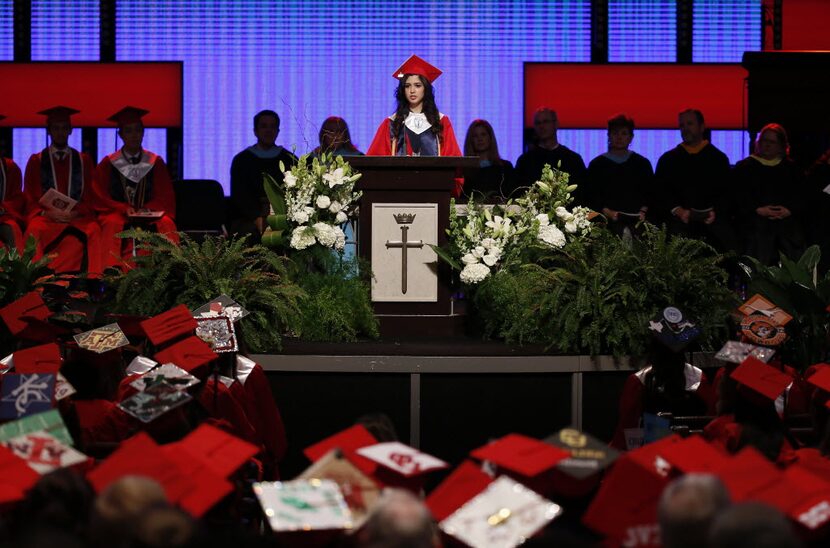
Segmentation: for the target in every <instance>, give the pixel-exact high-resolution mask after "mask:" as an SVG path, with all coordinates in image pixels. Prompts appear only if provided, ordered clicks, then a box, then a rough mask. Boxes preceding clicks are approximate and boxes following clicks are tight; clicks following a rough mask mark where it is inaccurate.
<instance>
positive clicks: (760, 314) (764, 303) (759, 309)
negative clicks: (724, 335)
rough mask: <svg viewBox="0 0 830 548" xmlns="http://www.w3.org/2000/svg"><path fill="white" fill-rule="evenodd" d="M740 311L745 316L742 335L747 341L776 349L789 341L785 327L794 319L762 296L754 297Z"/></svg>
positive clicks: (742, 323)
mask: <svg viewBox="0 0 830 548" xmlns="http://www.w3.org/2000/svg"><path fill="white" fill-rule="evenodd" d="M738 310H739V311H740V312H741V313H743V314H744V317H743V318H742V320H741V333H743V335H744V337H746V338H747V340H749V341H751V342H753V343H755V344H760V345H763V346H772V347H774V346H778V345H780V344H781V343H783V342H784V341H785V340H786V339H787V332H786V331H785V329H784V326H785V325H787V324H788V323H789V322H790V320H792V319H793V317H792V316H791V315H790V314H788V313H787V312H786V311H784V309H782V308H781V307H779V306H776V305H775V304H773V303H772V302H770V301H769V300H767V299H765V298H764V297H763V296H762V295H759V294H756V295H753V296H752V297H750V299H749V300H747V301H746V302H745V303H744V304H742V305H741V306H740V307H739V308H738Z"/></svg>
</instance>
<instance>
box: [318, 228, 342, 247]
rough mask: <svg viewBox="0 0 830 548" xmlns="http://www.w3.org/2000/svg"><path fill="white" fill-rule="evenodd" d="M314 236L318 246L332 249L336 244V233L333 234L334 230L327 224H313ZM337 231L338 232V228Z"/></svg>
mask: <svg viewBox="0 0 830 548" xmlns="http://www.w3.org/2000/svg"><path fill="white" fill-rule="evenodd" d="M313 228H314V236H316V237H317V241H318V242H320V245H323V246H325V247H334V244H336V243H337V233H336V232H335V228H334V227H333V226H331V225H330V224H327V223H314V226H313ZM337 230H340V229H339V228H338V229H337Z"/></svg>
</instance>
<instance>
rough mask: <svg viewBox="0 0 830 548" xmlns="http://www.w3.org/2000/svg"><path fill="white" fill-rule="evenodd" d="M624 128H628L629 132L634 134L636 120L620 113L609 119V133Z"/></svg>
mask: <svg viewBox="0 0 830 548" xmlns="http://www.w3.org/2000/svg"><path fill="white" fill-rule="evenodd" d="M623 128H627V129H628V131H630V132H631V133H632V134H634V118H632V117H631V116H628V115H627V114H623V113H620V114H616V115H614V116H613V117H612V118H609V119H608V131H612V130H615V129H623Z"/></svg>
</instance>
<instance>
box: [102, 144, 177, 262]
mask: <svg viewBox="0 0 830 548" xmlns="http://www.w3.org/2000/svg"><path fill="white" fill-rule="evenodd" d="M120 154H121V153H120V151H119V152H116V153H114V154H110V155H109V156H107V157H105V158H104V159H103V160H101V163H100V164H98V168H97V169H96V175H95V193H96V195H97V203H98V207H99V210H100V215H99V218H98V221H99V223H100V224H101V240H102V245H101V248H102V252H103V253H102V256H101V263H102V265H103V267H104V268H107V267H111V266H116V265H124V264H125V263H126V261H127V260H128V258H129V257H130V256H131V255H132V251H133V250H132V242H124V241H122V240H121V238H118V237H116V234H118V233H119V232H122V231H123V230H124V228H125V225H126V224H127V222H128V221H129V217H128V216H127V210H128V209H129V208H130V204H129V203H127V201H124V200H119V199H117V198H116V197H114V196H113V195H112V186H111V184H112V179H113V172H115V171H117V170H116V168H115V167H114V166H113V162H114V161H115V160H116V158H117V157H118V156H120ZM144 154H147V155H148V156H149V161H150V163H151V164H152V166H153V167H152V168H151V170H150V172H149V173H151V174H152V186H151V189H150V195H149V196H146V197H145V199H144V203H143V205H142V207H143V208H144V209H149V210H152V211H164V215H163V216H162V217H161V218H160V219H158V220H152V221H149V220H148V221H141V222H140V223H141V224H139V225H138V226H147V227H152V228H153V229H155V230H156V231H157V232H159V233H160V234H165V235H167V237H168V238H170V239H171V240H173V241H174V242H176V243H178V241H179V235H178V233H177V232H176V224H175V222H174V218H175V215H176V196H175V194H174V193H173V183H172V182H171V180H170V174H169V173H168V171H167V166H166V165H165V164H164V160H162V159H161V157H160V156H158V155H156V154H153V153H152V152H148V151H144ZM145 177H146V176H145ZM122 244H126V245H122Z"/></svg>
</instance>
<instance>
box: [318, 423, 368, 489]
mask: <svg viewBox="0 0 830 548" xmlns="http://www.w3.org/2000/svg"><path fill="white" fill-rule="evenodd" d="M377 442H378V440H376V439H375V437H374V436H372V434H370V433H369V431H368V430H366V427H364V426H363V425H362V424H355V425H354V426H352V427H350V428H347V429H345V430H343V431H341V432H338V433H336V434H334V435H333V436H329V437H328V438H326V439H324V440H322V441H318V442H317V443H315V444H314V445H310V446H309V447H306V448H305V450H304V451H303V453H304V454H305V456H306V457H308V459H309V460H310V461H312V462H314V461H316V460H318V459H320V458H322V457H323V456H324V455H325V454H326V453H328V452H329V451H331V450H332V449H340V450H341V451H342V452H343V455H344V456H345V457H346V458H347V459H349V460H350V461H351V462H352V464H354V465H355V466H357V467H358V468H360V470H361V471H362V472H363V473H364V474H366V475H369V476H373V475H374V473H375V470H377V467H378V465H377V464H375V463H374V462H373V461H371V460H369V459H367V458H364V457H361V456H360V455H358V454H357V453H355V451H357V450H358V449H360V448H361V447H366V446H367V445H375V444H376V443H377Z"/></svg>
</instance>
